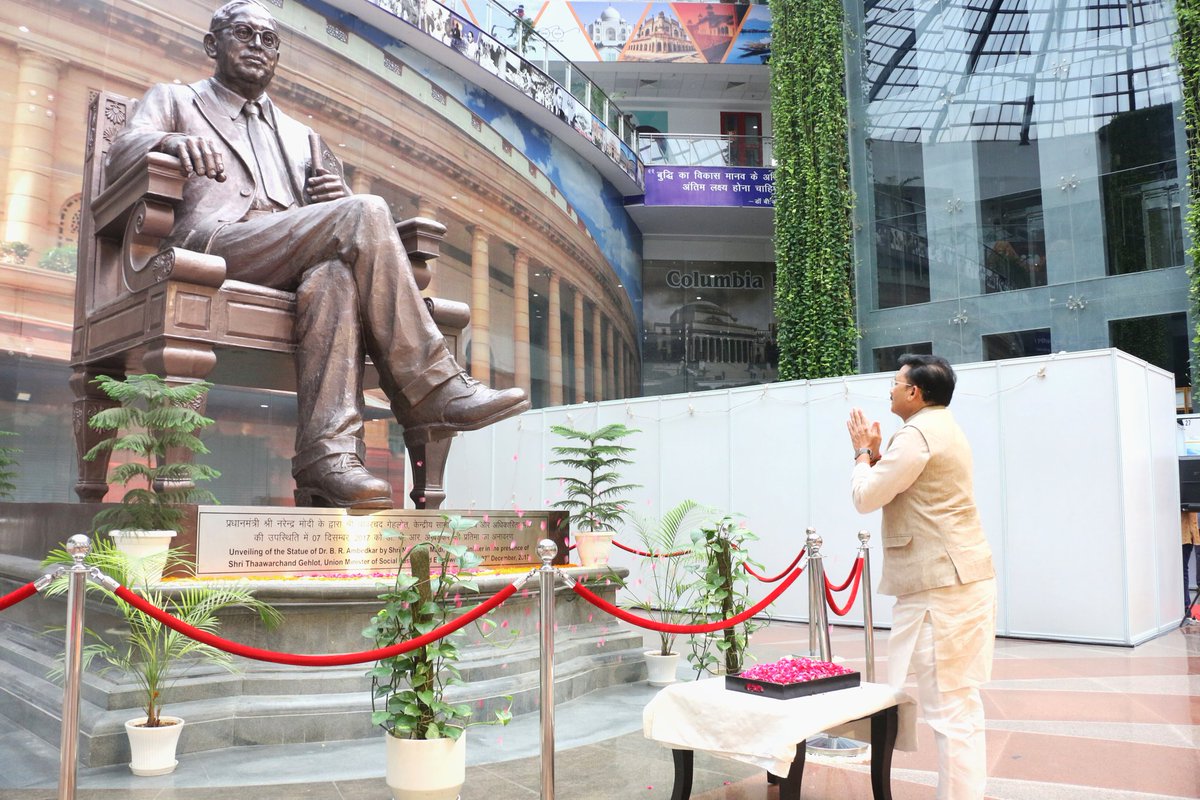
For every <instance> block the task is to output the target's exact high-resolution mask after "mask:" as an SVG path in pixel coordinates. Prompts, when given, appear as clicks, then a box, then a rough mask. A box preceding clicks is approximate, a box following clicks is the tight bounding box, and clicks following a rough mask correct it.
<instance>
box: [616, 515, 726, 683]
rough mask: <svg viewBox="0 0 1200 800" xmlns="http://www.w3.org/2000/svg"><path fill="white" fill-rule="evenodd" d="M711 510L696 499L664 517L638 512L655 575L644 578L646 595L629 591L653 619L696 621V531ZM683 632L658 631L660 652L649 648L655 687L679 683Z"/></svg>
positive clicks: (635, 522) (651, 679)
mask: <svg viewBox="0 0 1200 800" xmlns="http://www.w3.org/2000/svg"><path fill="white" fill-rule="evenodd" d="M710 513H711V510H710V509H708V508H706V507H704V506H701V505H700V504H699V503H697V502H695V501H694V500H684V501H683V502H681V503H679V504H678V505H676V506H675V507H674V508H672V509H671V510H669V511H668V512H667V513H666V514H664V515H663V516H662V517H659V518H653V517H647V516H642V515H638V514H635V515H633V517H632V522H633V527H634V531H635V532H636V534H637V539H638V541H639V543H640V544H641V545H642V547H643V549H644V550H645V552H647V553H649V554H650V556H648V558H649V559H650V570H649V571H650V576H649V578H647V579H645V580H643V582H642V585H643V586H645V587H646V592H645V596H644V597H640V598H639V597H638V593H637V592H636V591H632V590H630V587H629V585H628V584H626V585H625V587H624V588H625V589H626V590H629V593H630V595H631V596H633V598H634V600H633V603H632V605H633V606H634V607H636V608H639V609H641V610H643V611H644V612H646V615H647V616H648V617H650V618H651V619H653V620H656V621H658V622H662V623H668V624H681V623H686V622H688V621H690V620H691V619H692V618H693V616H694V614H695V611H694V607H695V603H694V598H693V596H692V595H693V594H694V591H695V585H696V581H695V579H694V575H693V573H694V571H695V565H696V556H695V554H694V553H693V552H692V542H693V532H694V531H696V530H698V529H699V526H700V525H701V524H702V523H703V521H704V519H705V517H706V516H707V515H708V514H710ZM678 636H679V634H677V633H669V632H666V631H659V632H658V640H659V646H658V649H657V650H647V651H646V653H645V657H646V672H647V675H648V676H649V682H650V685H651V686H665V685H667V684H669V683H673V682H674V681H675V674H676V671H677V669H678V665H679V653H677V652H676V651H675V641H676V639H677V637H678Z"/></svg>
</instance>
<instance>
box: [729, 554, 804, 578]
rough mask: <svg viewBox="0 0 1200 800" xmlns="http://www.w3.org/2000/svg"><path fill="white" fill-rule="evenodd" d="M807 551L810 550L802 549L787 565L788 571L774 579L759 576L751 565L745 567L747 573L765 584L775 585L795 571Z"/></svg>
mask: <svg viewBox="0 0 1200 800" xmlns="http://www.w3.org/2000/svg"><path fill="white" fill-rule="evenodd" d="M806 549H808V548H806V547H801V548H800V552H799V553H797V554H796V557H795V558H793V559H792V563H790V564H788V565H787V569H785V570H784V571H783V572H781V573H779V574H778V575H776V576H775V577H774V578H764V577H763V576H762V575H759V574H758V573H757V572H755V571H754V567H752V566H750V565H749V564H744V565H743V566H745V568H746V572H749V573H750V574H751V575H753V576H754V577H756V578H758V579H759V580H760V581H762V582H763V583H774V582H775V581H777V580H781V579H782V578H783V576H784V575H787V574H788V573H789V572H791V571H792V570H793V569H795V567H796V565H797V564H799V563H800V559H802V558H804V551H805V550H806ZM800 571H801V572H803V571H804V567H801V568H800Z"/></svg>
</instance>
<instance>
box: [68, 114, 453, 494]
mask: <svg viewBox="0 0 1200 800" xmlns="http://www.w3.org/2000/svg"><path fill="white" fill-rule="evenodd" d="M135 102H136V101H134V100H131V99H130V98H127V97H122V96H120V95H117V94H113V93H110V92H100V93H96V94H94V95H93V96H92V98H91V100H90V103H89V107H88V124H87V136H88V139H87V147H86V152H85V157H84V177H83V196H82V204H81V205H82V210H81V215H80V229H79V274H78V278H77V284H76V289H75V326H74V331H73V336H72V342H71V367H72V370H73V372H72V375H71V387H72V389H73V390H74V392H75V398H76V399H75V406H74V420H73V422H74V428H75V444H76V455H77V457H78V460H79V479H78V482H77V483H76V484H75V493H76V494H77V495H78V496H79V499H80V500H82V501H84V502H99V501H100V499H101V498H102V497H103V496H104V494H105V493H106V492H107V491H108V482H107V475H108V459H107V457H105V458H97V459H95V460H94V461H85V460H84V459H83V455H84V454H85V453H87V452H88V451H89V450H90V449H91V448H92V446H93V445H95V444H96V443H97V442H98V441H99V440H100V438H101V434H100V433H98V432H96V431H93V430H92V429H91V427H89V426H88V424H87V423H88V420H89V419H90V418H91V416H92V415H93V414H94V413H95V412H96V411H98V410H100V409H101V408H105V407H109V406H111V405H112V401H110V400H109V399H108V398H107V397H106V396H105V395H104V394H103V393H101V392H100V390H99V389H98V388H97V387H95V386H94V385H93V384H92V381H93V380H94V379H95V378H96V377H97V376H98V375H112V376H114V377H123V376H124V375H125V374H126V372H153V373H155V374H158V375H161V376H163V377H164V378H166V379H167V380H168V381H176V382H186V381H195V380H201V379H203V380H209V381H212V382H213V383H216V384H224V385H233V386H251V387H255V388H262V389H282V390H288V391H294V390H295V369H294V365H293V360H292V354H293V352H294V350H295V341H294V337H293V332H292V326H293V322H294V317H295V308H296V300H295V296H294V295H293V294H292V293H291V292H284V291H279V290H276V289H269V288H267V287H264V286H256V285H254V284H250V283H244V282H242V281H236V280H229V279H226V277H225V261H224V259H222V258H219V257H217V256H212V255H206V254H204V253H197V252H192V251H189V250H184V249H182V248H178V247H163V246H162V239H163V237H165V236H166V235H167V234H168V233H169V232H170V230H171V226H172V224H173V220H174V207H175V206H176V205H177V204H178V203H179V202H180V200H181V199H182V196H183V184H184V180H185V178H183V177H182V176H181V175H180V172H179V161H178V160H177V159H176V158H174V157H173V156H169V155H166V154H162V153H150V154H149V155H148V156H147V157H146V158H145V160H144V161H143V162H142V163H141V164H139V165H138V166H137V167H134V168H132V169H130V170H129V171H128V172H127V173H126V174H123V175H119V176H116V177H115V178H113V180H111V181H109V183H108V185H104V158H105V155H106V153H107V152H108V148H109V145H110V144H111V142H112V140H113V137H114V136H115V135H116V134H117V132H118V131H120V130H121V129H122V128H123V127H124V126H125V124H126V121H127V120H128V118H129V115H130V113H131V112H132V110H133V104H134V103H135ZM325 161H326V167H328V168H338V169H340V165H339V164H338V161H337V159H336V158H334V156H333V154H332V153H331V152H329V150H328V148H326V152H325ZM397 230H398V232H399V233H400V238H401V241H402V242H403V243H404V246H405V249H406V250H407V251H408V256H409V259H410V260H411V261H412V266H413V272H414V274H415V276H416V280H417V285H418V286H419V287H420V288H422V289H424V288H425V287H427V286H428V285H429V280H430V277H431V272H430V262H432V261H433V260H434V259H436V258H437V256H438V253H439V247H440V243H441V241H442V239H443V238H444V236H445V233H446V228H445V226H444V225H442V224H441V223H438V222H435V221H434V220H431V219H426V218H423V217H417V218H414V219H409V220H406V221H404V222H401V223H399V224H398V225H397ZM425 304H426V307H427V308H428V310H429V312H430V314H431V315H432V316H433V319H434V322H436V323H437V325H438V327H439V329H440V330H441V331H442V334H443V336H445V338H446V345H447V347H449V349H450V352H451V353H453V354H454V355H455V357H456V358H458V360H459V361H460V362H461V360H462V359H461V356H462V353H461V343H462V331H463V329H464V328H465V327H466V325H467V323H468V322H469V321H470V317H471V313H470V309H469V308H468V307H467V306H466V304H465V303H459V302H455V301H451V300H442V299H437V298H426V299H425ZM364 380H365V383H366V385H367V387H368V388H373V387H375V386H378V383H377V376H376V375H375V373H374V370H372V369H368V370H367V375H366V377H365V379H364ZM198 410H200V411H203V409H202V408H201V409H198ZM451 441H452V439H451V438H447V439H441V440H437V441H433V442H430V443H429V444H427V445H423V446H418V447H410V448H409V449H408V450H409V459H410V462H411V465H412V472H413V490H412V493H411V495H410V496H411V497H412V499H413V501H414V503H415V504H416V507H417V508H439V507H440V506H441V503H442V501H443V500H444V499H445V496H446V493H445V489H444V486H443V472H444V469H445V465H446V456H447V454H448V451H449V449H450V442H451ZM170 456H171V458H172V459H174V460H179V459H180V458H183V457H185V454H183V453H178V454H174V453H173V454H170Z"/></svg>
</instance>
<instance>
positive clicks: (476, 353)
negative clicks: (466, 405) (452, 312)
mask: <svg viewBox="0 0 1200 800" xmlns="http://www.w3.org/2000/svg"><path fill="white" fill-rule="evenodd" d="M488 269H489V264H488V235H487V232H486V231H485V230H484V229H483V228H482V227H481V226H479V225H474V226H472V230H471V377H473V378H475V380H478V381H483V382H484V383H486V384H488V385H491V383H492V359H491V351H492V348H491V335H490V331H491V305H490V291H489V290H490V285H491V278H490V276H489V275H488Z"/></svg>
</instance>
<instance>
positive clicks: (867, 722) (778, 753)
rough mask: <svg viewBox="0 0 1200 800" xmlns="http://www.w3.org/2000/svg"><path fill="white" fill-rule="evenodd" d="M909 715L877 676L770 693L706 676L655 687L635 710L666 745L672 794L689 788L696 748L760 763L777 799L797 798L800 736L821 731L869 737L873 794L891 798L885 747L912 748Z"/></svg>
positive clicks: (898, 695)
mask: <svg viewBox="0 0 1200 800" xmlns="http://www.w3.org/2000/svg"><path fill="white" fill-rule="evenodd" d="M916 717H917V710H916V705H915V704H914V703H913V700H912V698H911V697H909V696H908V695H907V694H905V693H904V692H903V691H899V690H896V689H893V688H892V687H891V686H888V685H886V684H882V683H861V684H860V685H858V686H857V687H854V688H850V689H839V690H837V691H831V692H822V693H819V694H812V695H808V696H806V697H796V698H793V699H790V700H777V699H774V698H771V697H764V696H762V695H752V694H747V693H744V692H738V691H734V690H732V689H726V688H725V679H724V678H711V679H708V680H702V681H692V682H687V683H676V684H672V685H670V686H667V687H666V688H664V689H663V690H662V691H660V692H659V693H658V694H657V695H655V696H654V698H653V699H652V700H651V701H650V702H649V703H648V704H647V705H646V708H645V710H644V711H643V712H642V730H643V733H644V734H645V736H646V738H647V739H651V740H653V741H656V742H659V743H661V744H664V745H666V746H668V747H670V748H672V751H673V753H672V754H673V757H674V762H675V787H674V790H673V792H672V795H671V800H686V799H687V798H688V797H690V796H691V785H692V762H693V757H694V751H696V750H703V751H705V752H709V753H713V754H715V755H718V756H722V757H724V758H731V759H734V760H736V761H741V762H744V763H746V764H753V765H755V766H758V767H762V768H763V769H765V770H767V771H768V772H769V773H770V774H772V775H774V776H778V778H779V779H780V793H779V797H780V800H788V799H789V798H799V797H800V781H801V779H802V777H803V773H804V753H805V740H807V739H808V738H809V737H812V736H815V735H816V734H818V733H822V732H825V733H829V734H834V735H839V736H847V737H849V738H853V739H858V740H860V741H868V740H869V741H870V742H871V787H872V790H873V792H874V796H875V798H876V800H890V798H891V788H890V773H891V763H892V750H893V748H894V747H899V748H900V749H901V750H915V749H916V721H917V720H916Z"/></svg>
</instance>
